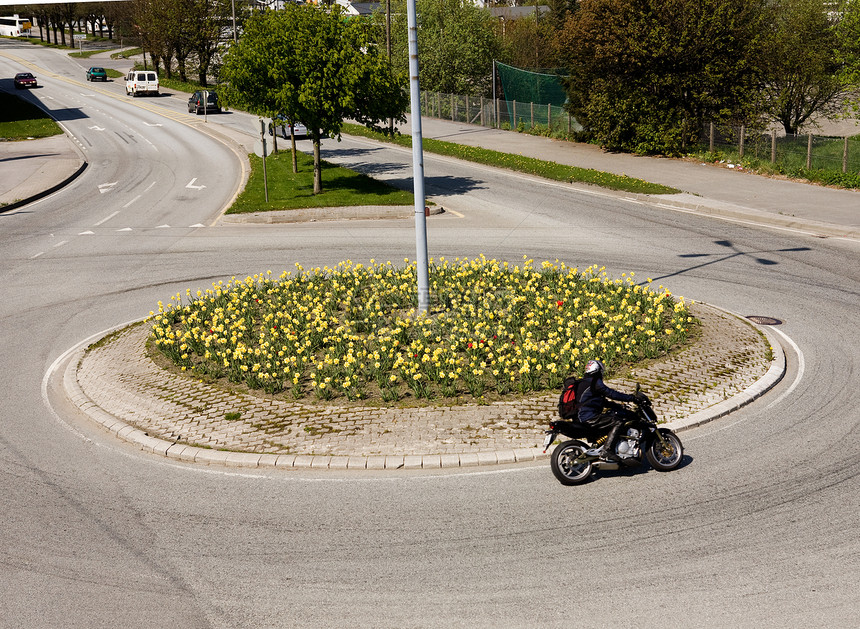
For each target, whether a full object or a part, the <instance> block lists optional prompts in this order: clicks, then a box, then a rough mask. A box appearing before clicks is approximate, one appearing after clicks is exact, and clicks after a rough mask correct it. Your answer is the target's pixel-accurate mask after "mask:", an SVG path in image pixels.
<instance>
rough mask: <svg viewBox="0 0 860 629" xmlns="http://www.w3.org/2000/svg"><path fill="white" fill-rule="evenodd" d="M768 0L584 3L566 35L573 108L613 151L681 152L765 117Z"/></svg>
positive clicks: (563, 41) (563, 35)
mask: <svg viewBox="0 0 860 629" xmlns="http://www.w3.org/2000/svg"><path fill="white" fill-rule="evenodd" d="M768 6H769V0H750V1H749V2H737V1H736V0H583V1H582V2H581V3H580V5H579V7H578V8H577V10H576V11H574V13H573V14H572V15H571V17H570V18H568V20H567V22H566V23H565V28H564V31H563V32H562V33H560V41H561V46H560V50H562V51H564V54H565V56H566V60H567V63H566V64H565V65H566V67H568V68H569V70H570V77H569V78H568V79H567V81H566V89H567V92H568V98H569V101H570V105H569V108H570V110H571V113H572V114H573V115H574V116H575V117H576V118H577V120H578V121H579V122H580V123H581V124H582V125H583V126H584V127H585V128H586V129H587V131H588V132H589V133H591V134H592V135H593V137H594V138H596V139H597V140H599V141H600V143H601V144H602V145H604V146H605V147H607V148H609V149H614V150H626V151H633V152H637V153H668V154H677V153H680V152H683V151H684V150H685V149H686V148H687V147H688V146H689V145H690V144H691V143H692V142H695V141H696V139H697V137H698V135H699V133H700V130H701V128H702V124H703V123H704V122H705V121H708V120H713V121H717V122H720V121H736V122H746V123H748V124H749V123H750V122H754V121H758V120H759V118H760V114H761V110H760V107H761V99H760V96H759V94H760V91H761V87H762V85H763V79H764V67H763V63H762V47H763V43H764V39H765V35H766V33H767V32H768Z"/></svg>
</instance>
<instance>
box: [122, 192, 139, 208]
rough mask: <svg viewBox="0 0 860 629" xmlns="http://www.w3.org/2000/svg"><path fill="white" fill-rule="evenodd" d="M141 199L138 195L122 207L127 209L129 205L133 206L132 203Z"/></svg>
mask: <svg viewBox="0 0 860 629" xmlns="http://www.w3.org/2000/svg"><path fill="white" fill-rule="evenodd" d="M139 198H140V195H137V196H136V197H134V198H133V199H132V200H131V201H129V202H128V203H126V204H125V205H123V206H122V207H123V209H125V208H127V207H128V206H129V205H131V204H132V203H134V202H135V201H137V200H138V199H139Z"/></svg>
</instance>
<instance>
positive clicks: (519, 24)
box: [499, 15, 560, 70]
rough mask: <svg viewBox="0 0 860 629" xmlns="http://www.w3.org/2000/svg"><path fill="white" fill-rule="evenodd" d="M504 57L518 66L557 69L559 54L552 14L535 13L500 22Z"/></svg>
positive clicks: (507, 61) (506, 60) (535, 68)
mask: <svg viewBox="0 0 860 629" xmlns="http://www.w3.org/2000/svg"><path fill="white" fill-rule="evenodd" d="M499 31H500V35H501V45H502V50H503V52H502V59H503V60H504V61H505V62H506V63H510V64H511V65H514V66H517V67H518V68H531V69H534V70H541V69H548V68H556V67H558V66H559V58H560V56H559V54H558V49H557V45H556V33H557V30H556V28H555V21H554V20H553V18H552V15H543V16H541V17H540V18H537V19H536V18H535V16H534V15H528V16H525V17H520V18H516V19H514V20H505V21H503V22H502V21H500V24H499Z"/></svg>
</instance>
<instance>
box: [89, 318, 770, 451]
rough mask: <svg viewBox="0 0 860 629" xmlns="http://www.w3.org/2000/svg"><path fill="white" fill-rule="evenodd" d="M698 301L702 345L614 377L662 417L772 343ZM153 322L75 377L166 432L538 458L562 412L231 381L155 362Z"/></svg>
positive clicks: (283, 447)
mask: <svg viewBox="0 0 860 629" xmlns="http://www.w3.org/2000/svg"><path fill="white" fill-rule="evenodd" d="M693 312H694V314H695V315H696V316H697V317H698V318H699V319H700V321H701V322H702V335H701V338H700V339H699V341H698V342H697V343H696V344H695V345H693V346H691V347H689V348H687V349H686V350H684V351H682V352H680V353H678V354H676V355H675V356H672V357H670V358H666V359H662V360H660V361H658V362H655V363H653V364H650V365H648V366H645V367H641V368H639V369H637V370H636V372H635V373H634V374H633V375H632V379H628V380H614V381H609V382H608V384H609V385H610V386H612V387H614V388H618V389H621V390H626V391H631V390H632V389H633V388H634V386H635V382H639V383H640V384H641V385H642V388H643V390H644V391H645V392H647V393H648V395H649V396H650V397H651V399H652V401H653V403H654V407H655V410H657V413H658V415H659V416H660V417H661V418H662V419H664V420H666V421H670V420H673V419H680V418H683V417H686V416H688V415H690V414H692V413H694V412H696V411H699V410H702V409H704V408H707V407H709V406H712V405H714V404H716V403H718V402H721V401H723V400H724V399H727V398H729V397H731V396H732V395H735V394H736V393H739V392H740V391H743V390H744V389H745V388H747V387H748V386H750V385H751V384H753V383H754V382H756V381H757V380H758V379H759V378H761V377H762V376H763V375H764V374H765V373H766V372H767V370H768V367H769V366H770V361H769V357H770V347H769V345H768V342H767V340H766V339H765V337H764V336H763V335H762V334H761V333H760V332H759V331H758V330H757V329H756V328H755V327H754V326H753V325H751V324H750V323H748V322H747V321H745V320H743V319H739V318H738V317H736V316H733V315H730V314H727V313H724V312H722V311H719V310H717V309H715V308H711V307H708V306H704V305H701V304H697V305H695V306H694V307H693ZM148 330H149V328H148V326H146V325H138V326H135V327H132V328H126V329H125V330H123V331H121V332H119V333H118V334H116V335H114V336H113V337H111V338H109V339H107V341H106V342H103V343H99V344H96V346H93V347H91V348H89V349H88V351H87V352H86V353H85V354H84V356H83V358H82V359H81V361H80V363H79V365H78V369H77V379H78V383H79V385H80V387H81V390H82V391H83V393H84V394H85V395H86V396H87V397H88V398H89V399H90V400H91V401H92V403H93V404H95V405H96V406H97V407H100V408H101V409H102V410H103V411H105V412H106V413H108V414H110V415H113V416H114V417H116V418H118V419H120V420H122V421H124V422H126V423H127V424H129V425H131V426H134V427H136V428H138V429H140V430H143V431H144V432H146V433H147V435H149V436H151V437H156V438H159V439H163V440H166V441H169V442H178V443H181V444H187V445H190V446H198V447H203V448H212V449H215V450H232V451H238V452H248V453H270V454H276V455H288V454H292V455H297V456H298V457H301V456H308V455H314V456H316V457H320V456H332V457H338V458H343V460H344V461H346V458H345V457H350V456H352V457H374V456H379V457H385V456H388V457H389V458H390V457H393V456H397V457H399V456H402V457H404V460H405V461H406V462H407V463H408V461H409V457H410V456H412V457H414V456H419V455H425V456H426V455H439V456H440V457H443V459H442V465H444V464H445V461H444V457H446V456H448V457H451V456H459V460H460V464H461V465H462V464H464V463H465V462H467V461H468V459H469V457H473V458H475V459H476V460H475V462H474V463H475V464H478V463H479V462H480V461H479V459H480V457H481V456H490V454H489V453H497V452H502V451H504V452H508V453H515V455H514V454H512V455H510V456H509V458H510V459H511V461H513V460H522V459H524V458H526V459H527V458H534V455H536V454H537V452H540V450H538V449H537V446H538V445H539V444H540V443H541V441H542V437H543V432H542V431H543V430H544V429H545V427H546V424H547V422H548V421H549V420H550V419H552V418H553V417H555V414H556V409H555V406H556V403H557V399H558V398H557V394H551V395H545V396H540V397H535V398H530V399H525V400H519V401H516V402H504V403H492V404H487V405H464V406H455V407H434V406H430V407H424V408H375V407H362V406H352V407H346V406H334V405H325V406H317V405H307V404H300V403H296V402H292V401H288V400H285V399H279V398H278V397H277V396H275V397H271V396H269V397H265V396H264V397H257V396H254V395H248V394H244V393H237V392H232V391H226V390H223V389H221V388H217V387H214V386H211V385H207V384H204V383H202V382H199V381H198V380H195V379H193V378H191V377H187V376H185V375H183V374H175V373H170V372H168V371H166V370H164V369H162V368H160V367H159V366H157V365H156V364H155V363H154V362H153V361H152V360H151V359H150V358H148V357H147V355H146V349H145V343H146V337H147V334H148ZM531 453H534V455H533V454H531ZM332 460H334V459H332ZM493 462H495V459H494V461H493ZM279 464H280V463H279ZM407 466H408V465H407Z"/></svg>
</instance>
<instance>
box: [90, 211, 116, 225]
mask: <svg viewBox="0 0 860 629" xmlns="http://www.w3.org/2000/svg"><path fill="white" fill-rule="evenodd" d="M117 214H119V210H117V211H116V212H114V213H113V214H110V215H108V216H105V217H104V218H103V219H102V220H100V221H99V222H98V223H96V224H95V225H93V227H98V226H99V225H101V224H102V223H107V222H108V221H109V220H110V219H112V218H113V217H114V216H116V215H117Z"/></svg>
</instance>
